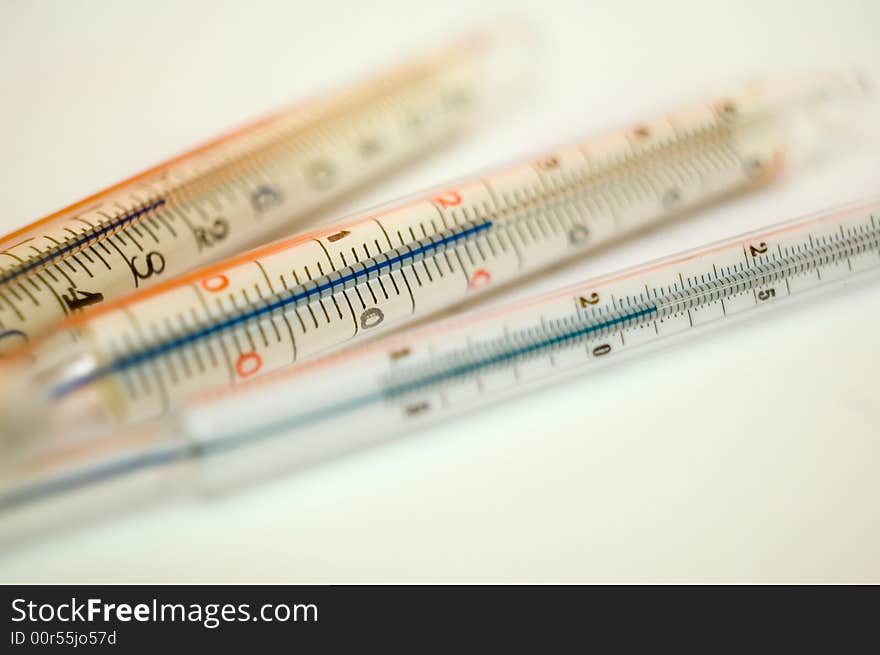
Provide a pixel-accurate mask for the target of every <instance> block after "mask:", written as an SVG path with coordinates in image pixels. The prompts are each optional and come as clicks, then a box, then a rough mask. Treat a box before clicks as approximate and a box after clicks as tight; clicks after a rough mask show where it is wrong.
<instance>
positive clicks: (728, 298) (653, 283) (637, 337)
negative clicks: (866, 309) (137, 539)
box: [0, 200, 880, 511]
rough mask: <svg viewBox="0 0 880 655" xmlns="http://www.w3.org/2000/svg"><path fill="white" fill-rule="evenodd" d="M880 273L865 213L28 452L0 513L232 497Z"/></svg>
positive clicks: (817, 307)
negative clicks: (145, 499)
mask: <svg viewBox="0 0 880 655" xmlns="http://www.w3.org/2000/svg"><path fill="white" fill-rule="evenodd" d="M878 273H880V200H872V201H869V202H864V203H859V204H854V205H850V206H847V207H844V208H841V209H837V210H833V211H827V212H823V213H821V214H817V215H814V216H810V217H807V218H802V219H798V220H795V221H790V222H787V223H782V224H779V225H775V226H772V227H768V228H764V229H761V230H758V231H755V232H751V233H748V234H744V235H741V236H738V237H735V238H732V239H729V240H726V241H721V242H718V243H714V244H710V245H707V246H705V247H702V248H698V249H696V250H693V251H690V252H686V253H683V254H679V255H675V256H672V257H668V258H665V259H661V260H659V261H655V262H650V263H647V264H644V265H641V266H636V267H634V268H632V269H629V270H625V271H622V272H619V273H614V274H611V275H606V276H604V277H600V278H597V279H594V280H590V281H586V282H583V283H581V284H578V285H575V286H572V287H569V288H566V289H562V290H559V291H556V292H553V293H550V294H546V295H542V296H539V297H536V298H533V299H531V300H526V301H523V302H519V303H517V304H516V305H513V306H510V307H507V308H498V309H493V310H490V311H483V312H482V313H475V314H473V315H471V316H470V317H467V318H463V319H458V320H451V321H445V322H441V323H438V324H435V325H433V326H430V327H427V328H424V329H420V330H411V331H408V332H404V333H401V334H399V335H390V336H387V337H385V338H383V339H380V340H377V341H374V342H372V343H370V344H367V345H365V346H363V347H361V348H357V349H350V350H346V351H342V352H340V353H336V354H334V355H330V356H327V357H323V358H320V359H317V360H314V361H312V362H309V363H306V364H303V365H302V366H300V367H296V368H293V369H290V370H288V371H278V372H275V373H273V374H272V375H269V376H265V377H263V378H261V379H258V380H254V381H251V382H249V383H248V384H244V385H240V386H237V387H233V388H227V389H224V390H221V391H214V392H210V393H203V394H196V395H192V396H189V397H188V398H186V400H185V402H182V403H181V404H180V405H179V407H178V408H177V409H175V411H174V412H172V413H171V414H170V415H168V416H166V417H165V418H164V419H163V420H161V421H157V422H154V423H152V424H150V425H145V426H143V427H142V428H140V429H137V430H130V431H127V432H125V433H122V434H119V435H117V436H116V437H114V439H113V440H110V441H106V442H101V441H91V442H88V443H87V444H80V445H71V444H67V445H66V446H65V447H64V448H62V449H57V450H54V451H52V452H46V451H42V452H40V451H36V452H32V453H31V456H30V457H29V458H27V459H24V460H19V466H18V467H17V468H16V469H15V470H14V471H13V472H12V473H11V474H9V475H8V476H7V478H6V486H5V491H3V492H0V508H3V509H5V510H7V511H12V510H24V509H25V508H27V507H28V506H30V505H31V503H33V502H36V501H38V500H42V499H47V498H52V497H59V498H60V497H65V496H68V495H69V494H73V492H75V491H82V492H83V493H87V494H97V495H100V494H101V493H102V492H101V491H100V490H101V489H109V488H110V487H112V485H109V486H107V487H104V486H103V485H102V484H100V483H109V482H110V481H112V480H125V479H130V480H132V483H134V479H135V478H137V480H138V482H137V485H138V488H140V489H141V490H148V491H149V493H156V492H161V493H168V492H170V491H173V490H175V489H176V488H177V484H178V483H179V484H180V485H183V487H186V485H189V484H191V483H192V478H193V476H195V478H196V479H197V480H198V483H199V484H198V485H197V486H199V487H200V488H204V489H209V490H212V489H213V490H225V489H230V488H234V487H235V485H236V483H237V482H247V481H249V480H252V479H263V478H264V477H265V476H267V475H268V474H270V473H273V472H283V471H285V470H289V469H290V468H291V467H297V466H301V465H303V464H306V463H310V462H313V461H317V460H320V459H323V458H326V457H329V456H332V455H335V454H337V453H340V452H343V451H347V450H350V449H353V448H356V447H361V446H364V445H367V444H370V443H373V442H376V441H379V440H382V439H385V438H387V437H388V436H390V435H394V434H398V433H402V432H404V433H413V432H415V431H417V430H418V429H419V428H421V427H424V426H426V425H428V424H430V423H432V422H435V421H438V420H441V419H444V418H448V417H454V416H459V415H461V413H462V412H464V411H467V410H472V409H476V408H480V407H483V406H486V405H489V404H491V403H495V402H497V401H499V400H502V399H505V398H509V397H512V396H522V395H527V394H529V393H530V392H532V391H533V390H535V389H537V388H540V387H543V386H546V385H550V384H561V383H563V382H564V381H565V380H567V379H569V378H571V377H572V376H576V375H582V374H585V373H587V372H589V371H591V370H594V369H596V368H597V367H599V366H601V365H604V364H606V363H609V362H614V361H617V360H618V359H619V358H621V357H622V356H624V355H629V356H635V355H637V354H638V353H641V352H645V351H646V350H649V349H650V347H652V346H654V347H660V346H662V345H664V344H668V343H671V342H673V341H674V340H676V339H687V338H688V337H690V336H692V335H696V334H699V333H703V332H704V331H705V330H708V329H710V328H712V327H718V326H722V325H725V324H728V323H731V322H733V321H736V320H738V319H740V318H741V317H746V316H752V317H753V320H764V321H772V320H773V318H772V316H773V312H771V311H770V309H771V308H774V307H776V306H777V305H779V304H781V303H785V302H788V301H790V299H794V298H801V297H803V298H811V299H812V300H811V301H812V303H813V304H812V306H813V308H814V311H822V305H821V302H822V299H823V298H826V297H828V296H829V294H831V292H832V290H833V289H835V288H836V287H839V286H840V285H841V284H846V283H851V282H854V281H856V280H860V279H861V280H864V281H866V282H868V281H870V282H872V283H876V280H877V279H878V278H877V274H878ZM94 427H96V428H97V427H99V426H94ZM69 497H70V498H74V497H75V494H74V495H72V496H69ZM89 497H91V496H89Z"/></svg>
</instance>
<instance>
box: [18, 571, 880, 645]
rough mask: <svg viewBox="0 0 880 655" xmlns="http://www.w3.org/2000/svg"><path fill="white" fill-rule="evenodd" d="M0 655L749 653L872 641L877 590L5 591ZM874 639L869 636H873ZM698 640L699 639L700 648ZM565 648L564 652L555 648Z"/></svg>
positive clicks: (395, 588)
mask: <svg viewBox="0 0 880 655" xmlns="http://www.w3.org/2000/svg"><path fill="white" fill-rule="evenodd" d="M2 591H3V603H4V606H5V609H4V615H5V617H6V634H5V635H4V636H3V642H5V643H4V645H3V647H2V652H7V653H16V652H20V651H25V650H36V649H39V650H50V651H57V650H68V649H74V650H77V649H83V650H89V651H94V650H100V651H103V652H156V651H157V650H159V649H173V650H174V651H176V650H178V649H184V648H199V649H204V648H222V649H223V652H228V650H227V649H230V648H234V649H245V648H253V647H260V648H267V647H273V646H274V647H277V648H279V649H280V648H284V649H285V650H287V649H297V648H302V647H308V648H310V649H318V650H319V651H327V650H332V649H333V648H334V647H336V646H339V647H342V646H347V647H351V646H360V647H361V648H362V649H366V648H369V649H370V650H371V651H372V650H374V649H376V648H380V647H381V648H384V649H389V648H394V649H395V650H400V649H402V650H408V651H409V652H421V651H422V650H425V649H427V648H428V647H431V648H432V649H433V648H436V647H438V646H441V645H442V646H444V647H447V648H454V649H455V650H456V651H458V650H465V651H470V650H472V647H474V646H475V645H476V644H477V643H482V644H484V645H491V646H494V647H499V646H502V645H504V644H510V645H517V646H523V645H525V644H532V645H534V646H535V647H537V648H538V650H540V651H541V652H545V651H556V650H569V649H570V648H571V647H572V646H578V645H579V646H580V647H583V648H588V647H590V646H593V645H596V644H598V643H599V642H600V641H602V642H606V643H612V644H615V645H616V646H626V645H629V644H632V645H635V644H637V643H638V644H644V643H645V642H648V643H656V644H659V643H676V644H683V643H685V642H688V641H692V642H696V643H702V644H703V645H704V646H706V647H712V648H714V647H715V646H718V645H721V644H727V645H729V644H732V643H740V644H742V645H744V646H748V647H750V649H752V648H756V647H758V646H768V645H770V644H771V643H776V644H778V645H785V646H791V644H792V643H793V642H795V641H803V640H807V641H808V642H809V643H810V644H811V645H813V646H816V645H817V644H818V643H820V642H821V640H822V639H829V640H830V641H829V642H828V645H829V646H831V645H832V644H833V645H834V647H835V650H839V647H840V645H841V644H842V643H844V642H845V641H846V640H850V639H855V640H858V635H860V634H865V635H868V634H871V633H870V632H869V630H870V631H871V632H873V627H872V626H873V625H874V624H875V622H876V612H877V610H876V608H877V606H878V605H877V600H878V591H877V588H876V587H854V588H840V587H742V586H732V587H660V586H656V587H651V586H649V587H581V586H558V587H548V586H531V587H529V586H525V587H524V586H509V587H505V586H474V587H463V586H362V587H358V586H107V585H102V586H78V587H70V586H7V587H3V588H2ZM872 639H873V637H872ZM706 640H708V641H706ZM563 646H565V647H563Z"/></svg>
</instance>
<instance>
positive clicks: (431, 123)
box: [0, 26, 527, 353]
mask: <svg viewBox="0 0 880 655" xmlns="http://www.w3.org/2000/svg"><path fill="white" fill-rule="evenodd" d="M513 30H514V28H513V27H512V26H511V27H509V28H505V29H499V30H494V31H493V30H491V29H490V30H486V31H484V32H481V33H476V34H473V35H471V36H469V37H467V38H464V39H462V40H461V41H458V42H455V43H453V44H450V45H449V46H447V47H445V48H443V49H442V50H439V51H436V52H433V53H431V54H428V55H426V56H423V57H422V58H419V59H415V60H413V61H411V62H409V63H407V64H406V65H404V66H402V67H400V68H398V69H396V70H393V71H390V72H388V73H386V74H384V75H380V76H378V77H375V78H373V79H370V80H367V81H365V82H362V83H359V84H357V85H355V86H352V87H351V88H347V89H344V90H342V91H340V92H338V93H335V94H331V95H328V96H326V97H323V98H318V99H316V100H314V101H312V102H309V103H304V104H303V105H302V106H298V107H294V108H292V109H290V110H287V111H282V112H280V113H277V114H275V115H272V116H269V117H267V118H265V119H263V120H261V121H259V122H256V123H254V124H253V125H250V126H247V127H245V128H242V129H240V130H237V131H235V132H232V133H231V134H228V135H226V136H224V137H222V138H219V139H217V140H215V141H213V142H210V143H208V144H206V145H204V146H202V147H199V148H197V149H195V150H193V151H191V152H188V153H185V154H183V155H181V156H179V157H176V158H174V159H172V160H170V161H167V162H165V163H163V164H160V165H158V166H156V167H154V168H152V169H150V170H148V171H145V172H144V173H141V174H140V175H136V176H135V177H132V178H130V179H128V180H126V181H124V182H121V183H119V184H117V185H115V186H113V187H111V188H109V189H106V190H105V191H102V192H100V193H98V194H96V195H94V196H91V197H89V198H86V199H85V200H82V201H80V202H78V203H76V204H74V205H71V206H70V207H67V208H65V209H62V210H61V211H59V212H57V213H55V214H52V215H51V216H48V217H46V218H44V219H42V220H38V221H36V222H35V223H33V224H31V225H28V226H26V227H24V228H22V229H20V230H18V231H16V232H14V233H12V234H10V235H8V236H6V237H3V238H2V239H0V353H4V352H9V351H11V350H14V349H15V348H17V347H19V346H21V345H22V344H25V343H27V342H29V341H31V340H33V339H34V338H36V337H39V336H41V335H43V334H44V333H46V332H47V331H49V330H50V329H51V328H52V327H54V326H55V325H56V324H57V323H58V322H59V321H60V320H62V319H63V318H65V317H67V316H72V315H78V314H81V313H82V312H83V311H84V310H91V309H95V308H98V307H100V306H102V305H103V304H105V303H106V302H108V301H110V300H111V299H113V298H118V297H120V296H123V295H125V294H127V293H130V292H132V291H135V290H139V289H143V288H145V287H149V286H151V285H153V284H156V283H158V282H161V281H163V280H168V279H170V278H172V277H174V275H176V274H179V273H181V272H183V271H186V270H191V269H193V268H196V267H197V266H199V265H205V264H207V263H209V262H211V261H216V260H218V259H222V258H223V257H228V256H229V255H231V254H233V253H236V252H241V251H242V250H244V249H246V248H248V247H253V246H255V245H257V244H259V243H265V242H266V241H268V240H269V239H270V238H277V237H278V236H279V234H284V233H290V232H291V231H292V229H291V228H292V227H293V226H295V225H297V223H298V222H301V221H302V220H304V219H305V218H306V217H307V216H308V215H309V214H310V213H312V212H313V211H315V210H316V209H318V208H320V207H321V206H322V205H324V204H326V203H327V202H329V201H332V200H336V199H338V198H339V197H340V196H342V195H343V194H344V193H346V192H348V191H351V190H353V189H354V188H356V187H358V186H360V185H362V184H364V183H365V182H367V181H369V180H371V179H375V178H377V177H378V176H380V175H381V174H383V173H387V172H389V171H390V170H392V169H393V168H395V167H398V166H400V165H401V164H402V163H404V162H406V161H407V160H409V159H412V158H413V157H415V156H417V155H419V154H422V153H424V152H426V151H427V150H429V149H431V148H433V147H436V146H438V145H440V144H442V143H443V142H445V141H447V140H448V139H450V138H451V137H452V136H453V135H454V134H455V133H456V132H458V131H460V130H461V129H462V128H463V127H465V126H466V125H467V124H468V123H469V122H470V120H471V119H472V118H473V117H474V116H475V114H476V113H477V112H478V110H479V108H480V107H486V106H487V105H488V104H490V103H489V101H491V100H492V97H493V95H495V93H496V92H497V91H498V90H499V89H504V88H505V81H507V77H509V76H508V75H507V73H506V71H505V63H504V62H505V58H507V59H508V60H512V59H513V58H514V57H515V56H516V53H515V52H514V50H515V49H517V48H518V47H524V46H525V45H526V44H527V43H526V41H525V39H524V38H523V39H520V38H519V37H517V36H516V35H515V34H514V31H513Z"/></svg>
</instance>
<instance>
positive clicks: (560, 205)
mask: <svg viewBox="0 0 880 655" xmlns="http://www.w3.org/2000/svg"><path fill="white" fill-rule="evenodd" d="M844 82H845V80H844V79H843V78H836V77H832V78H829V77H825V76H822V77H819V78H813V79H811V80H809V83H806V84H799V85H797V86H796V91H797V92H796V93H794V94H786V95H785V96H784V101H785V102H784V103H783V102H781V99H780V97H779V96H778V94H776V95H774V93H773V92H770V91H768V87H750V88H747V89H745V90H742V91H739V92H736V93H733V94H731V95H729V96H727V97H725V98H722V99H720V100H717V101H712V102H708V103H702V104H698V105H695V106H691V107H687V108H685V109H683V110H680V111H678V112H675V113H673V114H670V115H668V116H664V117H662V118H659V119H656V120H653V121H648V122H645V123H641V124H639V125H637V126H635V127H631V128H628V129H625V130H622V131H616V132H611V133H609V134H606V135H604V136H601V137H599V138H596V139H592V140H589V141H586V142H584V143H578V144H575V145H573V146H569V147H565V148H560V149H557V150H555V151H553V152H552V153H549V154H546V155H543V156H541V157H538V158H536V159H533V160H530V161H528V162H526V163H523V164H520V165H516V166H512V167H508V168H504V169H502V170H500V171H497V172H494V173H489V174H487V175H484V176H481V177H479V178H477V179H473V180H469V181H465V182H462V183H459V184H456V185H454V186H451V187H446V188H443V189H441V190H438V191H436V192H434V193H431V194H429V195H427V196H425V197H419V198H415V199H412V200H410V201H405V202H402V203H398V204H394V205H392V206H390V207H388V208H385V209H380V210H377V211H375V212H372V213H369V214H367V215H365V216H363V217H358V218H355V219H353V220H350V221H346V222H343V223H342V224H338V225H335V226H332V227H330V228H326V229H322V230H319V231H317V232H314V233H311V234H306V235H303V236H299V237H295V238H293V239H290V240H287V241H282V242H278V243H275V244H272V245H269V246H266V247H264V248H261V249H257V250H254V251H251V252H249V253H245V254H243V255H241V256H238V257H235V258H233V259H231V260H229V261H227V262H224V263H222V264H219V265H217V266H215V267H213V268H209V269H206V270H202V271H198V272H196V273H193V274H192V275H189V276H186V277H183V278H180V279H179V280H177V281H174V282H171V283H168V284H164V285H160V286H158V287H156V288H154V289H152V290H146V291H144V292H142V293H141V294H137V295H135V296H133V297H132V298H130V299H124V300H122V301H120V302H118V303H116V304H114V305H111V306H108V307H106V308H105V309H103V310H99V311H97V312H95V313H92V314H91V315H86V316H83V317H82V318H80V319H76V320H73V321H71V322H70V323H68V324H67V327H66V329H65V330H63V331H61V332H59V333H58V334H56V335H54V336H53V337H52V338H51V339H49V340H47V341H46V342H44V343H43V344H40V345H39V347H35V348H33V349H31V350H30V351H28V352H27V353H25V355H24V356H23V358H22V359H23V360H24V362H25V364H26V361H27V359H28V358H34V359H35V360H36V361H35V363H34V364H32V365H31V366H30V368H29V370H25V371H22V372H21V374H16V373H12V372H10V374H9V375H8V376H6V377H7V378H8V379H9V380H10V382H9V384H10V385H14V384H18V385H19V390H18V391H14V390H10V392H8V393H6V394H4V395H5V397H7V398H13V397H21V396H22V395H23V396H26V397H29V398H33V399H34V400H35V403H34V405H33V408H31V409H29V408H28V406H23V405H22V404H20V403H13V406H12V407H8V408H6V409H4V410H3V413H4V415H5V417H6V418H7V421H6V424H7V426H8V427H7V429H6V432H7V434H9V435H10V436H9V439H14V438H15V437H16V436H21V435H34V434H35V433H36V432H37V431H38V429H37V425H38V422H39V420H40V417H43V416H46V417H49V418H51V416H65V418H64V420H63V422H64V426H65V433H66V434H68V435H70V434H71V433H72V432H73V431H75V430H76V429H77V428H78V427H79V426H92V425H93V423H94V422H93V421H91V420H88V419H85V418H84V419H82V420H81V419H80V418H75V417H79V416H80V415H81V414H82V413H83V412H84V413H86V414H88V415H91V414H93V413H94V414H99V415H101V416H103V417H104V418H103V419H102V420H104V422H105V423H106V424H107V425H109V426H114V425H123V424H127V423H132V422H136V421H141V420H144V419H148V418H151V417H155V416H159V415H161V414H163V413H165V412H167V411H168V410H169V409H170V408H171V407H173V405H174V404H175V402H177V399H179V398H181V397H183V396H185V395H187V394H191V393H194V392H197V391H202V390H206V389H213V388H222V387H228V386H234V385H236V384H239V383H241V382H244V381H246V380H249V379H251V378H253V377H255V376H257V375H260V374H264V373H266V372H268V371H271V370H274V369H278V368H281V367H284V366H288V365H290V364H293V363H295V362H299V361H302V360H304V359H306V358H308V357H309V356H312V355H315V354H317V353H322V352H326V351H328V350H330V349H332V348H334V347H338V346H340V345H343V344H349V343H353V342H355V341H357V340H358V339H363V338H365V337H368V336H371V335H373V334H377V333H379V332H380V331H382V330H384V329H387V328H389V327H392V326H396V325H401V324H403V323H405V322H407V321H410V320H413V319H414V318H417V317H422V316H426V315H428V314H430V313H431V312H434V311H436V310H439V309H442V308H447V307H450V306H451V305H454V304H455V303H458V302H461V301H464V300H466V299H469V298H472V297H474V296H476V295H478V294H480V293H482V292H484V291H485V290H486V289H490V288H493V287H497V286H499V285H502V284H504V283H508V282H512V281H515V280H518V279H520V278H521V277H523V276H524V275H527V274H530V273H533V272H535V271H538V270H541V269H543V268H546V267H548V266H550V265H553V264H556V263H558V262H560V261H563V260H565V259H567V258H570V257H572V256H575V255H581V254H583V253H585V252H587V251H589V250H590V249H591V248H593V247H595V246H597V245H599V244H602V243H605V242H607V241H609V240H610V239H613V238H617V237H620V236H621V235H624V234H627V233H631V232H633V231H635V230H638V229H641V228H643V227H645V226H648V225H651V224H653V223H656V222H658V221H659V220H661V219H664V218H666V217H668V216H671V215H673V214H675V213H676V212H679V211H680V210H682V209H684V208H686V207H691V206H694V205H697V204H699V203H702V202H706V201H708V200H710V199H712V198H715V197H718V196H720V195H722V194H725V193H729V192H732V191H734V190H738V189H744V188H748V187H749V186H754V185H755V184H757V183H759V182H765V181H767V180H769V179H772V178H773V177H774V176H775V175H776V173H777V172H778V171H779V169H780V167H781V163H782V160H783V157H784V154H785V151H786V147H787V146H788V145H789V142H788V141H787V139H786V138H785V134H786V131H785V129H784V127H785V123H784V121H783V120H782V119H783V116H786V115H787V113H788V110H790V109H791V108H792V106H794V107H797V108H803V107H804V105H805V103H806V104H810V103H812V102H813V101H814V100H815V98H816V97H819V98H825V97H827V96H828V95H829V94H830V95H831V96H833V97H837V94H839V93H840V92H841V90H842V88H841V86H840V85H841V84H844ZM844 86H845V88H846V89H848V88H849V87H848V86H846V84H844ZM773 88H774V89H778V88H779V87H773ZM25 364H23V365H25ZM7 404H9V403H7ZM49 405H52V406H58V407H59V410H58V411H56V412H49V413H47V412H46V411H45V407H47V406H49ZM61 408H63V409H61ZM68 408H69V409H68ZM28 412H30V417H27V416H24V415H25V414H28ZM68 412H69V413H68ZM16 417H19V418H16ZM89 429H90V430H93V428H92V427H90V428H89ZM48 431H49V432H51V431H52V429H51V428H49V429H48ZM68 438H72V437H70V436H68Z"/></svg>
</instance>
